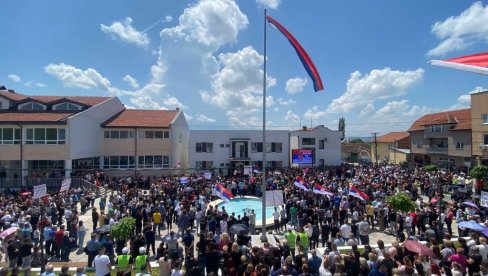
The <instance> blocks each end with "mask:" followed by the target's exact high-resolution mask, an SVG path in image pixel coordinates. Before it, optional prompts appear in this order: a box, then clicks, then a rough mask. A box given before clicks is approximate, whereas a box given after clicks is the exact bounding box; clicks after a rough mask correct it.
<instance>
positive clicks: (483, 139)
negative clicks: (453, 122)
mask: <svg viewBox="0 0 488 276" xmlns="http://www.w3.org/2000/svg"><path fill="white" fill-rule="evenodd" d="M471 131H472V134H471V137H472V145H473V152H472V153H473V161H474V163H475V164H480V165H488V91H483V92H478V93H473V94H471Z"/></svg>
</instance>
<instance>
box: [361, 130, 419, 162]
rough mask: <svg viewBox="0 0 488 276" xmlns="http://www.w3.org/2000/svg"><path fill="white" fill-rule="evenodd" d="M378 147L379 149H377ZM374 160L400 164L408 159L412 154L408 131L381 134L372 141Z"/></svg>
mask: <svg viewBox="0 0 488 276" xmlns="http://www.w3.org/2000/svg"><path fill="white" fill-rule="evenodd" d="M376 149H377V150H378V151H376ZM371 153H372V155H371V157H372V162H373V163H376V162H386V163H389V164H400V163H402V162H404V161H408V160H409V159H408V158H409V154H410V135H409V134H408V132H390V133H387V134H385V135H382V136H379V137H377V139H376V142H374V141H373V142H372V143H371Z"/></svg>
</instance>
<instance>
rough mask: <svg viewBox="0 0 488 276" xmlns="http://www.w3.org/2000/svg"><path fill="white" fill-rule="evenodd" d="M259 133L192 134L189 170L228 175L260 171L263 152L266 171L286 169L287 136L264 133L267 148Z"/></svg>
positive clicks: (282, 132) (207, 131)
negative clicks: (254, 169)
mask: <svg viewBox="0 0 488 276" xmlns="http://www.w3.org/2000/svg"><path fill="white" fill-rule="evenodd" d="M262 135H263V134H262V131H260V130H191V131H190V142H189V146H188V151H189V159H190V160H189V165H188V166H189V168H191V169H195V170H214V171H215V172H218V173H221V174H228V173H229V172H233V171H234V170H238V171H242V169H243V168H244V166H253V167H254V168H256V169H258V170H260V169H261V168H262V165H263V164H262V160H263V158H262V157H263V150H266V162H267V167H268V168H272V169H280V168H286V167H289V159H290V157H289V152H288V149H289V132H288V131H287V130H267V131H266V146H265V147H263V136H262Z"/></svg>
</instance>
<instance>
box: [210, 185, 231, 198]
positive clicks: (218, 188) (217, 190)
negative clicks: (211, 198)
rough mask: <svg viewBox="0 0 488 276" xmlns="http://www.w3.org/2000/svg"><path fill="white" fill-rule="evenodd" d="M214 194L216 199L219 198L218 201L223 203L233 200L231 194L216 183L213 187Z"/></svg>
mask: <svg viewBox="0 0 488 276" xmlns="http://www.w3.org/2000/svg"><path fill="white" fill-rule="evenodd" d="M214 192H215V194H216V195H217V196H218V197H220V199H222V200H223V201H225V202H229V201H230V200H231V199H233V198H234V196H233V195H232V193H231V192H230V191H229V190H227V189H226V188H225V187H224V186H222V184H220V183H217V185H215V187H214Z"/></svg>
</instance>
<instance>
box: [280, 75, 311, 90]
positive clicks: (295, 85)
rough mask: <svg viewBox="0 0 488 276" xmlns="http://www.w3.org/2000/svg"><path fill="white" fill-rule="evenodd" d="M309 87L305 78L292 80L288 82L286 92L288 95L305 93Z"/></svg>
mask: <svg viewBox="0 0 488 276" xmlns="http://www.w3.org/2000/svg"><path fill="white" fill-rule="evenodd" d="M305 85H307V79H305V78H298V77H297V78H292V79H289V80H287V81H286V87H285V90H286V92H288V94H297V93H299V92H302V91H303V88H304V87H305Z"/></svg>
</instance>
